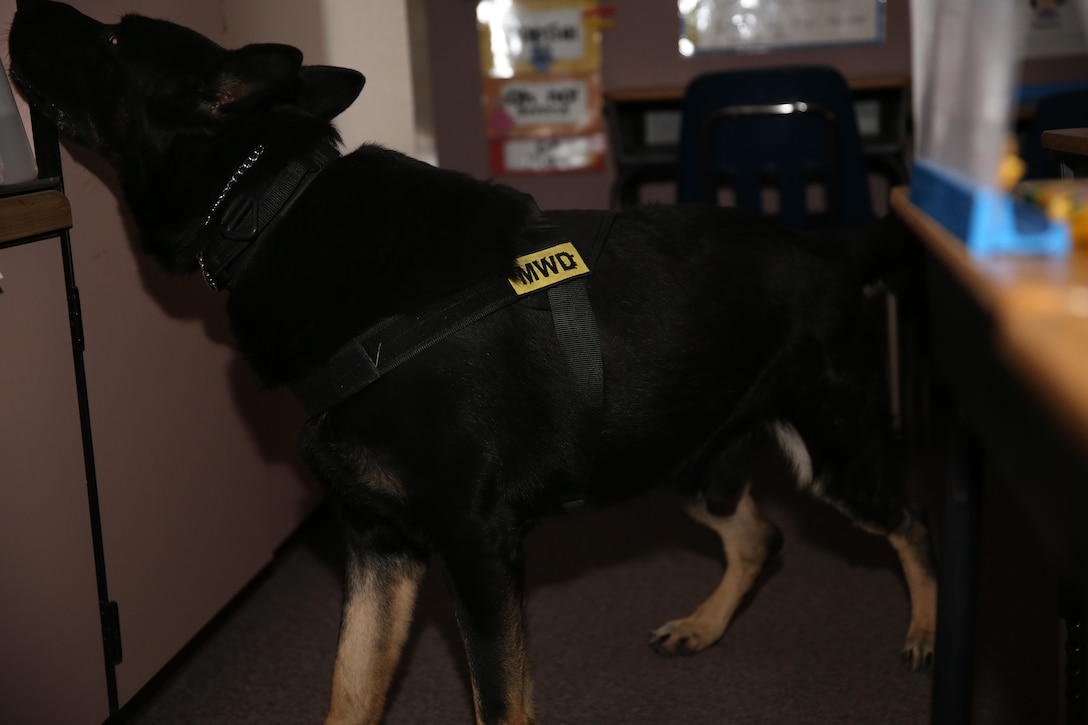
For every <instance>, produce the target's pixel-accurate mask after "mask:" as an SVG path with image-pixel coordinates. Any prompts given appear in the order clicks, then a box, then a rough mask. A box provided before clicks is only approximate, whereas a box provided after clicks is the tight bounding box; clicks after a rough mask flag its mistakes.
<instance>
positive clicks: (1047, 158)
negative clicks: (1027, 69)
mask: <svg viewBox="0 0 1088 725" xmlns="http://www.w3.org/2000/svg"><path fill="white" fill-rule="evenodd" d="M1085 127H1088V90H1079V91H1071V92H1068V93H1056V94H1054V95H1050V96H1043V97H1042V98H1040V99H1039V102H1038V103H1037V104H1036V105H1035V116H1034V117H1033V118H1032V120H1031V126H1030V128H1029V129H1028V132H1027V134H1026V136H1024V137H1023V138H1022V139H1021V142H1020V143H1021V148H1020V155H1021V156H1022V157H1023V159H1024V163H1025V165H1026V166H1027V169H1026V170H1025V173H1024V178H1025V179H1056V178H1058V177H1059V176H1060V175H1061V170H1060V167H1059V165H1058V161H1057V159H1055V158H1054V156H1053V155H1052V154H1051V153H1050V152H1049V151H1047V150H1046V149H1044V148H1043V146H1042V137H1043V131H1053V130H1055V129H1058V128H1085Z"/></svg>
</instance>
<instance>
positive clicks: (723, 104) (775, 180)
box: [677, 66, 873, 229]
mask: <svg viewBox="0 0 1088 725" xmlns="http://www.w3.org/2000/svg"><path fill="white" fill-rule="evenodd" d="M813 184H818V185H821V186H822V187H823V189H824V198H825V208H826V212H825V214H824V215H822V216H820V215H817V214H814V213H813V212H812V210H811V209H809V203H808V199H809V187H810V186H811V185H813ZM722 186H727V187H730V188H731V189H732V191H733V194H734V196H735V199H736V204H737V206H739V207H741V208H744V209H747V210H749V211H753V212H756V213H761V214H762V213H764V210H763V190H764V189H765V188H767V187H772V188H775V189H776V190H777V192H778V209H779V210H778V215H777V216H778V219H779V220H780V221H781V222H782V223H784V224H786V225H787V226H791V227H794V228H797V229H810V228H813V227H816V226H822V225H825V224H836V225H837V224H862V223H866V222H870V221H872V220H873V211H872V201H871V198H870V193H869V178H868V174H867V172H866V168H865V157H864V149H863V147H862V143H861V136H860V134H859V133H858V127H857V118H856V116H855V114H854V105H853V99H852V97H851V95H850V89H849V87H848V86H847V84H846V80H845V79H844V78H843V77H842V74H840V73H839V72H838V71H837V70H835V69H834V68H829V67H824V66H793V67H781V68H765V69H758V70H738V71H719V72H714V73H707V74H704V75H701V76H698V77H696V78H695V79H694V80H693V81H692V82H691V83H690V84H689V85H688V87H687V89H686V91H685V94H684V105H683V116H682V121H681V130H680V152H679V162H678V169H677V200H678V201H680V202H681V203H684V202H696V203H716V202H717V200H718V192H719V189H720V187H722Z"/></svg>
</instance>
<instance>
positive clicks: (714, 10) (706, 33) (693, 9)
mask: <svg viewBox="0 0 1088 725" xmlns="http://www.w3.org/2000/svg"><path fill="white" fill-rule="evenodd" d="M677 8H678V10H679V13H680V54H681V55H695V54H696V53H705V52H713V51H733V52H737V51H740V52H744V51H767V50H777V49H784V48H800V47H811V46H821V45H850V44H858V43H880V42H883V40H884V0H678V2H677Z"/></svg>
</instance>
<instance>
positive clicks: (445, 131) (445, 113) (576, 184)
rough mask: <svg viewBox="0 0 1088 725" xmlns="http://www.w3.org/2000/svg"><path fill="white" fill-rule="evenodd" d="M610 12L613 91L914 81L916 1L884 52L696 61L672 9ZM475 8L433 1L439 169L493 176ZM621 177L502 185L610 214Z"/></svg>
mask: <svg viewBox="0 0 1088 725" xmlns="http://www.w3.org/2000/svg"><path fill="white" fill-rule="evenodd" d="M602 4H608V5H612V6H613V7H615V8H616V20H617V22H616V25H615V27H614V28H612V29H610V30H607V31H606V32H605V34H604V60H603V71H602V72H603V82H604V90H605V91H606V92H608V91H616V90H626V89H647V88H648V89H656V88H682V87H683V86H684V85H686V84H687V82H688V81H689V80H691V78H693V77H694V76H695V75H697V74H699V73H703V72H706V71H711V70H717V69H723V68H752V67H760V66H768V65H787V64H796V63H823V64H827V65H832V66H835V67H837V68H839V69H840V70H841V71H842V72H843V73H844V74H845V75H846V76H848V77H854V78H867V77H879V76H909V75H910V12H909V3H908V0H888V2H887V6H886V20H887V24H886V33H885V41H884V43H882V44H880V45H875V46H855V47H838V48H827V49H821V50H794V51H782V52H775V53H769V54H750V55H738V54H726V53H721V54H710V55H702V56H698V57H693V58H684V57H682V56H681V55H680V54H679V53H678V52H677V31H678V27H679V25H678V21H677V18H676V3H675V2H673V1H672V0H655V1H654V2H648V1H647V0H602ZM475 7H476V3H474V2H469V1H468V0H461V1H454V0H428V2H427V22H428V28H429V53H430V57H431V74H432V82H433V87H434V113H435V127H436V136H437V145H438V160H439V163H440V164H441V165H442V166H444V167H446V168H452V169H458V170H461V171H466V172H468V173H471V174H473V175H475V176H478V177H486V176H488V167H487V147H486V144H485V141H484V136H483V121H482V113H481V107H480V100H479V99H480V95H481V85H482V84H481V81H480V71H479V61H478V49H477V36H476V15H475ZM1084 60H1085V59H1084V58H1083V57H1081V58H1072V59H1070V58H1059V59H1051V60H1047V61H1045V62H1044V61H1033V62H1031V63H1028V64H1027V66H1026V68H1025V76H1024V78H1025V81H1027V82H1033V83H1038V82H1048V81H1061V80H1071V79H1079V78H1088V63H1086V62H1084ZM612 178H613V171H612V168H611V166H610V165H609V167H608V168H607V169H606V170H605V171H600V172H594V173H581V174H567V175H562V176H538V177H525V176H519V177H503V178H501V180H502V181H504V182H507V183H510V184H511V185H513V186H516V187H518V188H520V189H523V190H524V191H527V192H529V193H531V194H533V195H534V196H536V198H537V201H538V202H539V203H540V205H541V206H542V207H544V208H577V207H585V208H603V207H606V206H607V205H608V193H609V188H610V185H611V183H612Z"/></svg>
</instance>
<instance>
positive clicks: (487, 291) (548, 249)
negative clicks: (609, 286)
mask: <svg viewBox="0 0 1088 725" xmlns="http://www.w3.org/2000/svg"><path fill="white" fill-rule="evenodd" d="M263 152H264V149H263V147H258V148H257V149H255V150H254V152H253V154H251V155H250V157H249V158H247V159H246V161H245V162H243V164H242V165H241V166H240V167H239V169H238V171H236V172H235V174H234V176H232V177H231V179H230V181H229V182H228V183H227V186H226V187H225V188H224V190H223V193H222V194H221V195H220V197H219V199H218V200H217V201H216V203H215V205H214V206H213V208H212V210H211V213H209V215H208V220H207V221H206V222H205V230H206V233H205V236H206V237H207V241H206V242H205V244H204V245H203V246H202V250H201V252H200V266H201V270H202V272H203V273H204V279H205V281H206V282H207V283H208V285H209V286H210V287H211V288H212V289H214V290H225V289H228V288H229V287H230V286H231V285H232V284H233V283H234V282H235V281H236V280H237V279H238V278H239V276H240V275H241V273H242V272H243V271H244V269H245V267H246V263H247V262H248V259H249V257H250V256H251V255H252V253H253V251H254V250H255V249H256V248H257V247H258V246H259V243H260V241H261V240H262V239H263V238H264V237H265V236H267V233H268V232H269V231H270V230H271V229H272V228H273V226H274V225H275V222H276V221H277V220H278V219H279V218H281V217H282V216H283V215H284V214H285V213H286V212H287V210H288V209H290V207H291V206H292V205H293V204H294V202H295V200H296V199H298V198H299V196H301V195H302V192H303V191H305V189H306V187H307V186H308V185H309V184H310V182H311V181H313V179H314V178H315V177H316V176H317V174H318V173H319V172H320V170H321V169H322V168H323V167H324V166H325V164H327V163H328V162H329V161H331V160H332V159H334V158H338V157H339V153H338V152H337V151H336V149H334V148H333V147H332V146H330V145H328V144H321V145H320V146H318V147H316V148H315V149H314V150H312V151H311V152H309V153H308V154H306V155H305V156H304V157H302V158H299V159H295V160H293V161H291V162H290V163H289V164H288V165H287V166H286V167H285V168H284V170H283V171H281V173H280V174H279V175H277V176H276V177H275V178H274V179H270V180H269V181H268V182H267V183H265V184H263V185H260V186H259V187H257V188H255V189H251V190H249V191H248V192H247V193H245V194H235V195H234V198H232V199H230V201H229V202H227V203H226V205H225V207H224V211H223V213H222V215H221V216H220V221H219V224H218V226H213V225H212V224H211V221H212V219H213V217H215V216H216V213H217V211H218V209H219V207H220V206H221V205H222V204H223V202H224V201H225V200H226V199H227V198H228V197H230V196H231V191H232V189H233V187H234V185H235V183H236V182H237V181H238V180H239V179H240V178H241V177H242V175H244V174H245V173H246V172H247V171H248V170H249V169H250V168H251V167H252V166H254V165H255V164H256V163H257V162H258V161H259V159H260V157H261V155H262V154H263ZM614 217H615V215H614V214H613V213H601V212H598V211H561V212H549V213H547V214H545V215H543V216H542V217H541V218H540V219H539V220H538V221H536V222H534V223H533V224H531V225H530V226H529V228H528V229H527V230H526V232H525V234H524V235H523V236H522V238H521V239H520V240H519V241H518V255H519V256H518V260H517V268H516V269H517V273H516V274H515V276H514V277H512V278H510V279H506V278H496V279H489V280H484V281H483V282H479V283H477V284H475V285H474V286H472V287H470V288H468V289H466V290H464V291H462V292H460V293H458V294H455V295H453V296H451V297H448V298H445V299H442V300H439V301H438V302H436V303H434V304H432V305H430V306H428V307H427V308H425V309H423V310H422V311H420V312H418V313H415V314H403V315H393V316H391V317H386V318H384V319H382V320H380V321H379V322H377V323H376V324H374V325H372V326H371V327H370V328H368V329H367V330H365V331H363V332H362V333H361V334H359V335H357V336H356V337H354V338H352V339H351V340H349V341H348V342H347V343H345V344H344V345H343V346H341V347H340V348H339V349H338V350H337V351H336V352H335V353H333V355H332V356H331V357H330V358H329V359H328V360H327V361H326V362H324V363H322V364H320V365H317V366H315V367H313V368H311V369H310V370H307V371H306V372H305V373H303V374H302V375H301V376H300V377H299V379H297V380H295V381H294V382H292V383H290V384H289V387H290V388H291V391H292V392H293V393H294V395H295V397H297V398H298V400H299V401H300V402H301V403H302V404H303V406H304V407H305V408H306V410H307V411H308V412H309V413H310V414H311V415H320V414H321V413H323V412H325V411H326V410H329V409H330V408H332V407H333V406H335V405H336V404H337V403H340V402H342V401H344V400H346V399H347V398H349V397H351V396H352V395H355V394H356V393H358V392H359V391H361V390H363V389H364V388H366V387H367V386H368V385H371V384H373V383H375V382H377V381H378V380H379V379H380V378H381V377H382V376H384V375H386V374H388V373H389V372H391V371H392V370H394V369H396V368H397V367H398V366H400V365H401V364H402V363H405V362H407V361H408V360H410V359H412V358H413V357H415V356H416V355H418V354H419V353H421V352H423V351H425V350H427V349H429V348H430V347H432V346H433V345H435V344H437V343H439V342H441V341H442V340H444V339H445V338H447V337H449V336H450V335H452V334H453V333H455V332H457V331H459V330H462V329H464V328H465V327H467V326H468V325H471V324H472V323H473V322H476V321H477V320H480V319H482V318H483V317H486V316H487V315H489V314H491V313H493V312H495V311H497V310H500V309H502V308H504V307H507V306H509V305H512V304H515V303H517V304H526V305H530V306H532V307H534V308H537V309H550V310H551V313H552V320H553V323H554V325H555V333H556V338H557V340H558V342H559V345H560V347H561V348H562V350H563V353H564V356H565V358H566V360H567V364H568V366H569V367H570V371H571V373H572V384H573V385H574V388H575V390H576V391H577V395H578V401H579V414H578V422H577V426H578V430H577V432H578V439H579V442H580V445H578V446H577V450H578V451H580V455H579V458H578V460H576V461H573V462H572V468H573V472H574V473H575V476H574V481H575V482H576V483H575V485H574V486H573V487H572V488H571V489H569V490H567V491H565V492H564V493H563V506H564V507H565V508H576V507H578V506H580V505H582V502H583V499H584V493H583V492H584V488H585V482H586V480H587V478H588V476H589V472H590V469H591V468H592V465H593V460H594V458H595V455H596V448H597V445H596V444H597V440H598V438H599V436H600V432H601V427H602V423H603V417H604V415H603V411H604V369H603V364H602V361H601V346H600V339H599V337H598V333H597V323H596V319H595V318H594V315H593V308H592V306H591V305H590V303H589V297H588V296H587V294H586V279H587V277H588V276H589V275H590V274H591V271H592V269H593V267H594V266H595V264H596V261H597V258H598V255H599V254H600V251H601V247H602V245H603V243H604V240H605V238H606V237H607V236H608V233H609V230H610V229H611V226H612V222H613V219H614ZM545 292H546V293H547V294H546V295H545V294H544V293H545Z"/></svg>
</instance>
